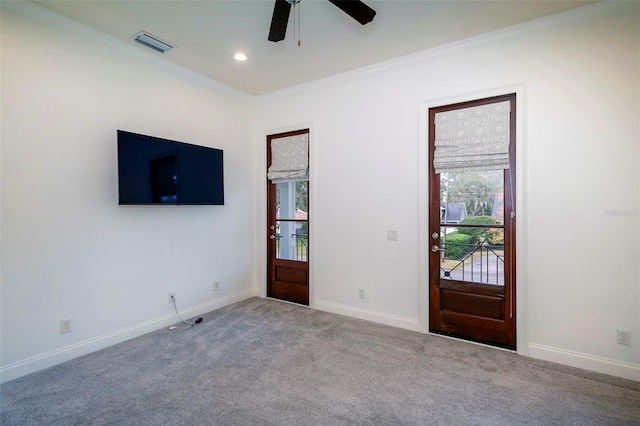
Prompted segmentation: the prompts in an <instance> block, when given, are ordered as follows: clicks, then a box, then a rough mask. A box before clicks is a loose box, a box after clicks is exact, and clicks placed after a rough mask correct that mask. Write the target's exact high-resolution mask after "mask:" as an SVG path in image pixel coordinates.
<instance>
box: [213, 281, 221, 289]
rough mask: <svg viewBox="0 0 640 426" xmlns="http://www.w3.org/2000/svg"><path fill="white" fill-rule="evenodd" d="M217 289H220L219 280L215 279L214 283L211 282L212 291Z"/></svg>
mask: <svg viewBox="0 0 640 426" xmlns="http://www.w3.org/2000/svg"><path fill="white" fill-rule="evenodd" d="M218 290H220V282H218V281H216V282H215V283H213V291H218Z"/></svg>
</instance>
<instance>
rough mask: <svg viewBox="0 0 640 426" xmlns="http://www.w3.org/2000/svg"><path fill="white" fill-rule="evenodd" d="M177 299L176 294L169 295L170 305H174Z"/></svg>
mask: <svg viewBox="0 0 640 426" xmlns="http://www.w3.org/2000/svg"><path fill="white" fill-rule="evenodd" d="M175 298H176V294H175V293H169V303H173V301H174V300H175Z"/></svg>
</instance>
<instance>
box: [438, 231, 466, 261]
mask: <svg viewBox="0 0 640 426" xmlns="http://www.w3.org/2000/svg"><path fill="white" fill-rule="evenodd" d="M469 244H471V237H470V236H469V235H465V234H461V233H459V232H452V233H451V234H447V236H446V237H445V247H444V248H445V251H444V255H445V256H446V257H448V258H449V259H460V258H462V256H464V255H465V254H467V253H468V252H469Z"/></svg>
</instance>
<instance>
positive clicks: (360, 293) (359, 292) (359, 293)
mask: <svg viewBox="0 0 640 426" xmlns="http://www.w3.org/2000/svg"><path fill="white" fill-rule="evenodd" d="M358 297H359V298H360V299H364V288H361V289H359V290H358Z"/></svg>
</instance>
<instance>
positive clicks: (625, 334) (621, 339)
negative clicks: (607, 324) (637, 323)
mask: <svg viewBox="0 0 640 426" xmlns="http://www.w3.org/2000/svg"><path fill="white" fill-rule="evenodd" d="M618 344H619V345H627V346H631V332H630V331H627V330H618Z"/></svg>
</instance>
